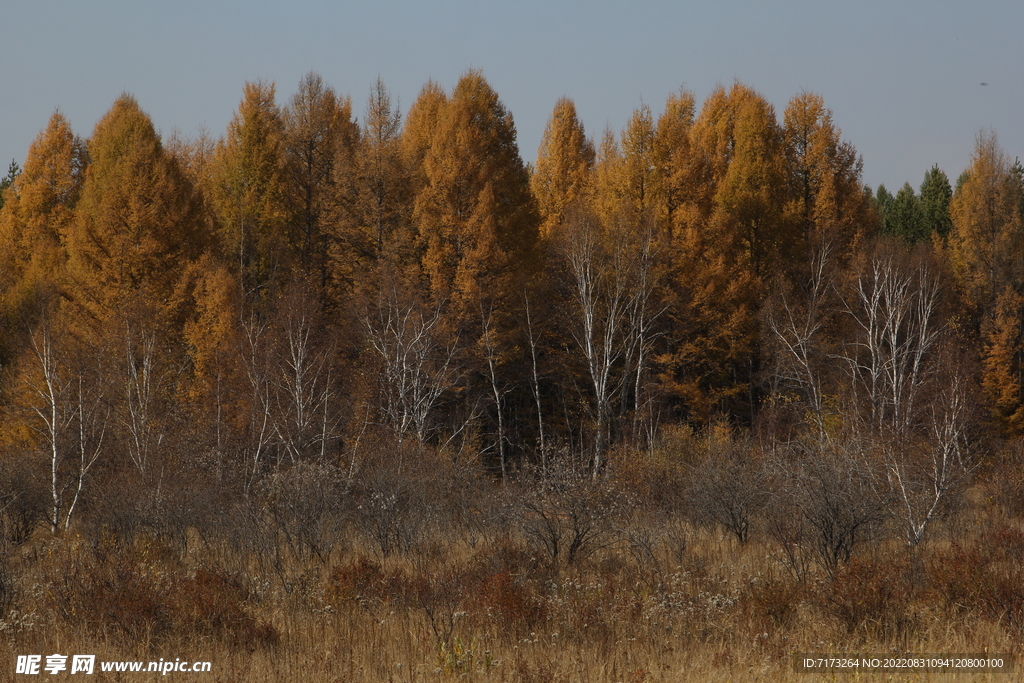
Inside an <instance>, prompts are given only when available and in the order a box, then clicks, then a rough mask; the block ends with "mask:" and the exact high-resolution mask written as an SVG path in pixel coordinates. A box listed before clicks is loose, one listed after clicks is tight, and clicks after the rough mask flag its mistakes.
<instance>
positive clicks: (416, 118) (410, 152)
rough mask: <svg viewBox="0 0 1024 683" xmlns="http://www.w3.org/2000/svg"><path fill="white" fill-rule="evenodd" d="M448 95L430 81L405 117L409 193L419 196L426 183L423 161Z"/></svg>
mask: <svg viewBox="0 0 1024 683" xmlns="http://www.w3.org/2000/svg"><path fill="white" fill-rule="evenodd" d="M447 106H448V94H447V93H446V92H445V91H444V88H442V87H441V86H440V85H439V84H438V83H437V82H436V81H433V80H431V81H427V83H426V84H425V85H424V86H423V88H421V89H420V92H419V95H418V96H417V97H416V100H415V101H414V102H413V103H412V106H411V107H409V111H408V112H407V113H406V115H405V126H403V128H402V142H401V148H402V160H403V162H404V163H405V167H406V169H407V170H408V173H409V182H410V190H411V192H412V193H413V196H416V195H418V194H419V193H420V192H421V191H422V190H423V187H424V186H425V185H426V183H427V179H426V170H425V168H424V160H425V159H426V157H427V152H428V151H429V150H430V146H431V144H433V141H434V134H435V133H436V131H437V126H438V122H439V120H440V117H441V113H442V112H443V111H444V109H445V107H447Z"/></svg>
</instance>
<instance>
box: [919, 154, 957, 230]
mask: <svg viewBox="0 0 1024 683" xmlns="http://www.w3.org/2000/svg"><path fill="white" fill-rule="evenodd" d="M952 198H953V188H951V187H950V186H949V178H947V177H946V174H945V173H943V172H942V170H941V169H940V168H939V167H938V165H937V164H936V165H935V166H932V168H931V169H930V170H929V171H928V172H927V173H925V174H924V181H923V182H922V183H921V195H920V203H921V214H922V220H923V221H924V227H923V232H924V233H925V234H926V235H938V236H939V237H945V236H946V235H948V234H949V230H950V228H952V227H953V220H952V219H951V218H950V216H949V202H950V200H951V199H952Z"/></svg>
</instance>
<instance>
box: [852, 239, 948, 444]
mask: <svg viewBox="0 0 1024 683" xmlns="http://www.w3.org/2000/svg"><path fill="white" fill-rule="evenodd" d="M939 291H940V288H939V279H938V276H936V275H935V274H934V273H933V272H932V271H931V269H930V268H929V267H928V265H927V263H926V262H925V261H924V260H922V259H918V260H917V262H916V263H911V264H905V263H901V262H900V260H899V259H898V258H897V256H896V255H895V254H893V253H892V251H883V252H880V253H877V254H875V255H874V256H873V257H872V258H871V259H870V261H869V263H868V266H867V268H866V269H865V272H862V273H861V274H860V275H859V276H858V277H857V279H856V282H855V292H854V296H853V299H852V301H850V300H848V301H846V302H845V307H846V311H847V313H848V314H849V316H850V319H851V320H852V321H853V323H854V325H855V328H856V329H857V335H856V337H855V338H854V339H853V340H852V341H850V342H849V343H848V345H847V348H846V350H845V351H844V352H843V353H842V355H841V359H842V360H843V361H845V362H846V364H847V365H848V367H849V370H850V376H851V379H852V380H853V387H854V392H855V393H860V394H862V395H863V396H864V398H865V399H866V402H867V407H868V410H869V412H870V420H871V423H872V426H873V428H874V429H876V430H878V431H879V432H887V433H888V434H889V435H890V436H901V435H905V434H906V433H907V432H908V430H909V429H910V428H911V426H912V421H913V419H914V418H915V416H916V415H917V412H916V410H917V407H918V406H917V401H918V397H919V396H920V395H921V393H922V390H923V388H924V386H925V385H926V384H927V382H928V380H929V379H930V377H929V375H928V373H927V370H928V368H927V366H926V363H925V360H926V358H927V356H928V354H929V352H930V351H931V350H932V348H933V347H934V345H935V343H936V341H937V340H938V338H939V335H940V333H941V331H942V328H941V326H940V325H939V323H938V319H937V318H938V316H937V314H936V313H937V311H936V309H937V306H938V300H939Z"/></svg>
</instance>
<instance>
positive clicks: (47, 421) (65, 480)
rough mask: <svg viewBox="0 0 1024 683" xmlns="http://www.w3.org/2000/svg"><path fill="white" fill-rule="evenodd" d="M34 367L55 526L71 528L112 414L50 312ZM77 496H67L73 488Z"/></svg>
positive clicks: (34, 344)
mask: <svg viewBox="0 0 1024 683" xmlns="http://www.w3.org/2000/svg"><path fill="white" fill-rule="evenodd" d="M30 344H31V348H32V358H33V360H34V361H35V362H34V365H35V368H34V371H33V372H30V374H28V375H27V376H26V379H25V383H26V385H27V387H28V389H29V392H30V397H31V398H30V399H29V407H30V409H31V411H32V413H33V414H35V416H36V417H37V418H38V419H39V423H40V424H39V425H38V426H37V427H36V431H37V433H39V434H41V435H42V436H43V438H44V440H45V442H46V451H47V459H48V461H49V471H50V472H49V474H50V477H49V478H50V482H49V483H50V499H51V506H50V514H49V519H48V522H49V524H50V530H51V531H52V532H53V533H57V531H58V529H59V528H60V527H61V526H62V525H63V527H64V528H65V529H67V528H68V527H70V525H71V518H72V515H73V514H74V511H75V507H76V505H77V504H78V501H79V499H80V498H81V495H82V490H83V487H84V485H85V479H86V475H87V474H88V472H89V470H90V469H91V468H92V466H93V465H94V464H95V463H96V461H97V460H98V459H99V457H100V453H101V447H102V445H103V439H104V435H105V434H106V425H107V416H108V414H109V411H108V409H107V408H106V406H105V404H104V402H103V400H102V396H101V394H100V392H99V391H98V389H97V386H96V384H95V381H94V378H93V377H87V376H86V370H85V367H83V366H78V367H75V364H74V363H73V362H72V359H71V358H70V357H69V355H68V354H67V353H66V350H65V349H63V348H62V345H61V343H60V333H59V332H58V331H57V330H56V329H55V328H54V324H53V320H52V317H51V316H50V315H44V317H43V320H42V322H41V324H40V326H39V329H37V330H36V332H35V333H34V334H32V335H31V337H30ZM69 488H70V489H71V491H72V492H71V494H70V495H71V498H70V500H68V499H67V496H68V495H69V494H68V489H69Z"/></svg>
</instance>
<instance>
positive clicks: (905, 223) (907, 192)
mask: <svg viewBox="0 0 1024 683" xmlns="http://www.w3.org/2000/svg"><path fill="white" fill-rule="evenodd" d="M886 218H887V220H886V223H887V226H888V229H889V231H890V232H891V233H892V234H893V235H896V236H897V237H900V238H901V239H903V240H905V241H907V242H911V243H913V242H920V241H921V240H923V239H925V238H926V237H928V235H929V232H928V225H927V223H926V222H925V216H924V212H923V211H922V208H921V200H920V199H918V197H917V195H916V194H914V188H913V187H911V186H910V183H903V187H901V188H900V191H899V192H897V193H896V197H895V198H894V199H893V201H892V204H891V206H890V207H889V211H888V214H887V217H886Z"/></svg>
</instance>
